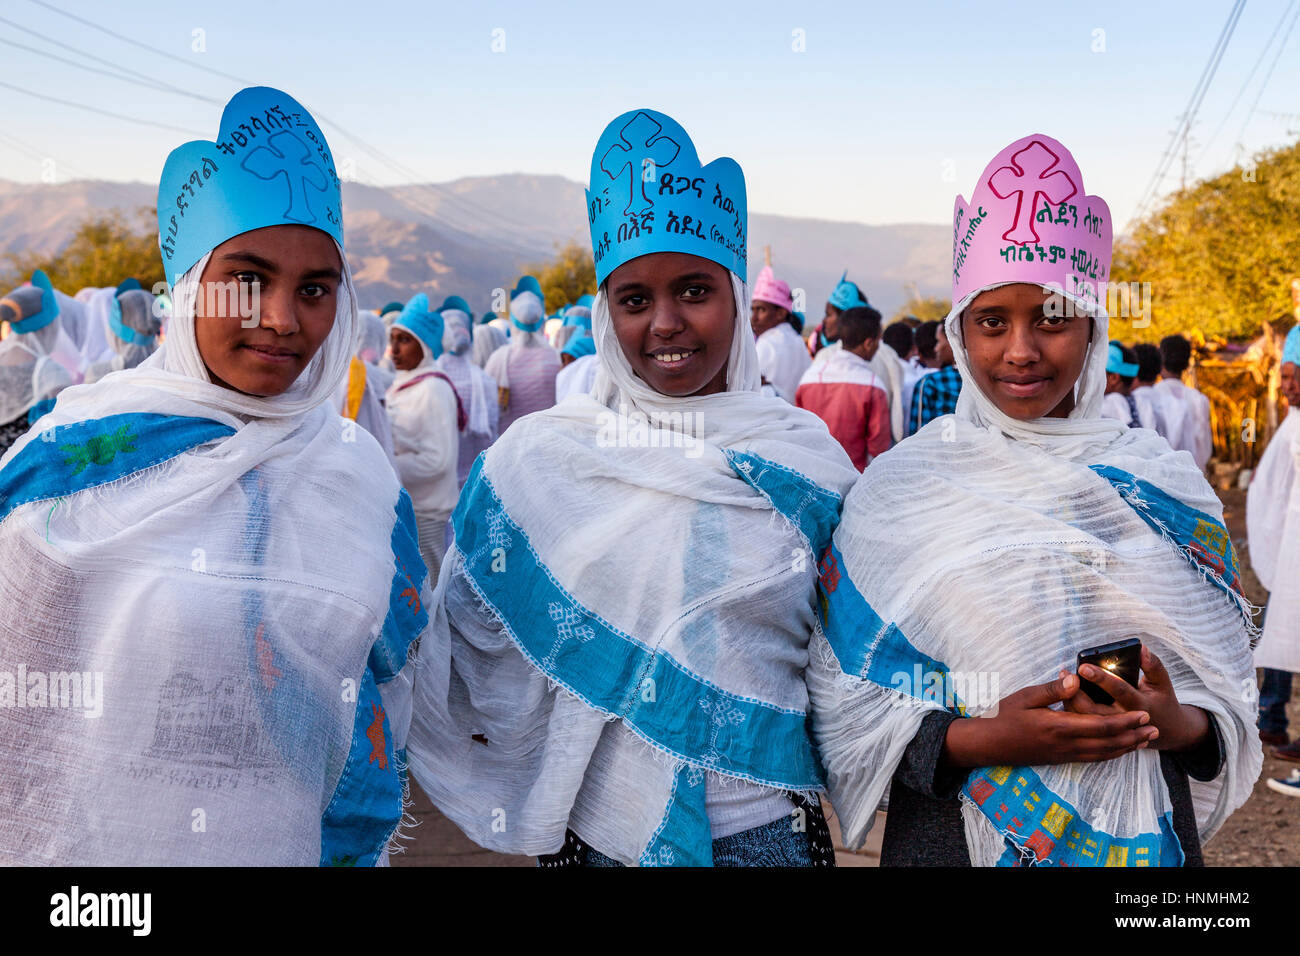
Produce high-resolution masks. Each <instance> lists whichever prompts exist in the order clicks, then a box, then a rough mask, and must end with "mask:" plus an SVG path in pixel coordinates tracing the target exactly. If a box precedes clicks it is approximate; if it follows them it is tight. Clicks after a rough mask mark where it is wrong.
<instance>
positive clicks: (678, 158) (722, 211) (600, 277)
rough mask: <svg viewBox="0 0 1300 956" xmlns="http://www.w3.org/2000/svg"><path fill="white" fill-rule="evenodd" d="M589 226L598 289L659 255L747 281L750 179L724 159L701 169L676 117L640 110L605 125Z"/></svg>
mask: <svg viewBox="0 0 1300 956" xmlns="http://www.w3.org/2000/svg"><path fill="white" fill-rule="evenodd" d="M589 182H590V185H589V186H588V188H587V221H588V223H589V224H590V226H591V251H592V257H593V258H594V259H595V262H596V284H597V285H604V283H605V280H606V279H608V278H609V274H610V273H611V272H613V271H614V270H615V269H617V268H618V267H619V266H621V265H622V264H623V263H625V262H629V261H631V260H632V259H635V258H637V257H638V256H644V255H649V254H650V253H652V252H685V253H689V254H690V255H693V256H700V257H702V258H704V259H709V260H712V261H713V262H716V263H718V264H719V265H721V266H724V267H726V268H727V269H730V270H731V271H732V272H733V273H734V274H735V275H737V276H740V277H741V278H742V279H743V278H744V276H745V272H746V269H745V258H746V255H747V254H748V253H747V248H746V239H747V230H748V228H749V220H748V217H747V212H746V200H745V174H744V172H743V171H742V170H741V168H740V164H739V163H737V162H736V161H735V160H734V159H730V158H729V157H726V156H723V157H721V158H719V159H715V160H714V161H713V162H711V163H709V164H708V165H707V166H702V165H701V164H700V159H699V156H698V154H697V153H696V152H695V144H694V143H692V142H691V138H690V136H688V135H687V134H686V130H684V129H682V127H681V124H679V123H678V122H677V121H676V120H675V119H673V118H672V117H671V116H666V115H664V114H663V113H657V112H655V111H654V110H646V109H643V110H632V111H630V112H627V113H624V114H623V115H622V116H620V117H618V118H617V119H615V120H614V121H613V122H612V123H610V124H609V125H608V126H606V127H605V132H604V133H602V134H601V136H600V139H599V140H598V141H597V143H596V151H595V152H594V153H593V154H592V157H591V177H590V179H589Z"/></svg>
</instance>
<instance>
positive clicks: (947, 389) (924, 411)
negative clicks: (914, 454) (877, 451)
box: [907, 324, 961, 435]
mask: <svg viewBox="0 0 1300 956" xmlns="http://www.w3.org/2000/svg"><path fill="white" fill-rule="evenodd" d="M937 331H938V335H939V340H938V342H937V344H936V345H935V347H934V355H935V358H937V359H938V360H939V362H940V366H941V367H940V369H939V370H938V371H937V372H933V373H931V374H930V375H926V376H925V377H924V378H922V379H921V380H920V381H918V382H917V383H916V390H915V391H914V392H913V393H912V417H911V422H910V424H909V426H908V430H907V433H908V434H909V435H915V434H916V433H917V432H919V431H920V430H921V429H922V428H923V427H924V426H925V425H926V424H927V423H929V422H931V421H933V420H934V419H936V418H938V417H939V416H940V415H951V414H952V413H953V412H955V411H956V410H957V395H958V394H959V393H960V392H961V372H959V371H957V366H956V365H954V364H953V361H952V345H951V344H949V342H948V336H947V334H946V333H945V332H944V330H943V325H942V324H940V326H939V328H938V329H937Z"/></svg>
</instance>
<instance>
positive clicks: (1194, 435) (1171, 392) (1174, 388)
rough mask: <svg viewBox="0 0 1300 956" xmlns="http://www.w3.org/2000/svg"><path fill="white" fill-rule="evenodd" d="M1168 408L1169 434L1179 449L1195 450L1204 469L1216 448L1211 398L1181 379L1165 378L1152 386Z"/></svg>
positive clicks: (1165, 412) (1194, 457)
mask: <svg viewBox="0 0 1300 956" xmlns="http://www.w3.org/2000/svg"><path fill="white" fill-rule="evenodd" d="M1151 388H1152V391H1154V392H1155V393H1156V395H1157V396H1158V398H1159V401H1160V407H1161V410H1162V411H1163V412H1164V417H1165V424H1166V427H1168V429H1169V433H1168V434H1167V435H1165V438H1167V439H1168V440H1169V444H1170V445H1171V446H1173V448H1174V450H1175V451H1188V452H1191V453H1192V458H1193V459H1195V461H1196V464H1197V467H1199V468H1200V469H1201V470H1202V471H1203V470H1204V469H1205V465H1206V463H1207V462H1208V461H1209V460H1210V453H1211V452H1212V451H1213V450H1214V441H1213V438H1212V437H1211V434H1210V400H1209V399H1208V398H1206V397H1205V396H1204V395H1202V394H1201V393H1200V392H1198V391H1197V390H1196V389H1194V388H1189V387H1188V386H1186V385H1184V384H1183V383H1182V382H1180V381H1178V380H1177V379H1172V378H1162V379H1161V380H1160V381H1158V382H1156V384H1155V385H1153V386H1152V387H1151Z"/></svg>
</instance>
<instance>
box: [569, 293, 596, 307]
mask: <svg viewBox="0 0 1300 956" xmlns="http://www.w3.org/2000/svg"><path fill="white" fill-rule="evenodd" d="M595 304H596V297H595V296H594V295H592V294H591V293H590V292H588V293H587V294H586V295H583V296H580V297H579V298H578V301H577V302H575V303H574V305H580V306H582V307H583V308H587V309H590V308H591V307H592V306H593V305H595Z"/></svg>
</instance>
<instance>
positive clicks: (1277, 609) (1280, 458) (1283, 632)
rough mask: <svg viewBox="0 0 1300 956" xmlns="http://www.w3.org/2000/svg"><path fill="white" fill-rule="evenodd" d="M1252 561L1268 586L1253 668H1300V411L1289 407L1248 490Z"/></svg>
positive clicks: (1247, 515) (1249, 539) (1294, 670)
mask: <svg viewBox="0 0 1300 956" xmlns="http://www.w3.org/2000/svg"><path fill="white" fill-rule="evenodd" d="M1246 538H1247V541H1248V542H1249V543H1250V563H1251V567H1252V568H1253V569H1254V571H1255V575H1256V577H1258V578H1259V582H1260V584H1262V585H1264V587H1266V588H1268V590H1269V597H1268V613H1267V614H1266V615H1265V618H1264V635H1263V637H1262V638H1261V639H1260V642H1259V646H1258V647H1257V648H1256V649H1255V666H1256V667H1273V668H1276V669H1278V670H1284V671H1293V672H1300V590H1297V583H1300V411H1297V410H1296V409H1294V408H1293V409H1291V412H1290V413H1289V414H1288V415H1287V417H1286V418H1285V419H1284V420H1283V422H1282V425H1281V426H1280V427H1279V428H1278V430H1277V433H1276V434H1274V435H1273V439H1272V441H1270V442H1269V443H1268V447H1267V448H1266V449H1264V457H1263V458H1261V459H1260V461H1259V467H1258V468H1256V469H1255V475H1254V477H1253V478H1252V479H1251V482H1250V490H1249V491H1248V492H1247V493H1246Z"/></svg>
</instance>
